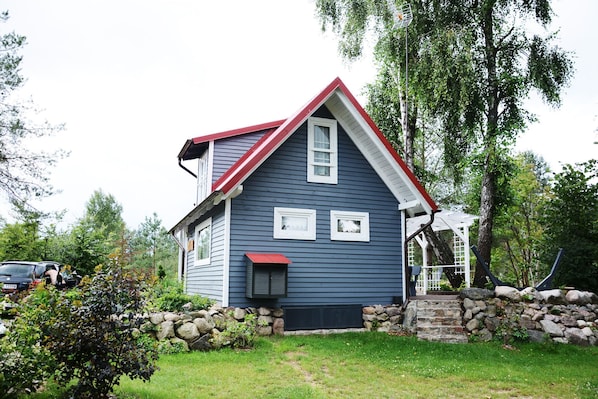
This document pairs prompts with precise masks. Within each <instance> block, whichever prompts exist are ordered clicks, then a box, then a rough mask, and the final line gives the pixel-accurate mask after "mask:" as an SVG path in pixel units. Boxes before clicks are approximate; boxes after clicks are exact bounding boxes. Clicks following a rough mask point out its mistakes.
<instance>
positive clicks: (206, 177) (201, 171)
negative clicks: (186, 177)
mask: <svg viewBox="0 0 598 399" xmlns="http://www.w3.org/2000/svg"><path fill="white" fill-rule="evenodd" d="M210 179H211V176H210V151H209V150H206V151H204V153H203V154H202V156H201V157H200V158H199V159H198V167H197V203H198V204H199V203H200V202H201V201H203V200H204V199H205V198H206V197H207V196H208V195H209V194H210V189H211V185H210Z"/></svg>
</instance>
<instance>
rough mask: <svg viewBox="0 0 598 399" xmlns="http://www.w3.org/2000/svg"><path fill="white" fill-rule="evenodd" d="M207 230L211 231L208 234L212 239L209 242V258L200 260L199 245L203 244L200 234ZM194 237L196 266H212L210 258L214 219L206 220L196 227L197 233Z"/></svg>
mask: <svg viewBox="0 0 598 399" xmlns="http://www.w3.org/2000/svg"><path fill="white" fill-rule="evenodd" d="M205 229H209V230H208V232H209V234H210V238H209V240H208V251H207V252H208V256H207V258H203V259H200V258H199V245H200V243H201V241H200V240H199V234H200V232H201V231H203V230H205ZM193 237H194V239H195V256H194V258H195V265H197V266H203V265H209V264H210V258H211V255H212V218H208V219H206V220H204V221H203V222H201V223H200V224H198V225H197V226H195V233H194V234H193Z"/></svg>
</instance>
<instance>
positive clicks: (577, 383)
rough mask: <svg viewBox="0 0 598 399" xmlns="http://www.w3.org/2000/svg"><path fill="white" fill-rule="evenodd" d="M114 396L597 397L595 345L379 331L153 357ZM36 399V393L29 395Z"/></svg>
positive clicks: (155, 398) (128, 398) (167, 398)
mask: <svg viewBox="0 0 598 399" xmlns="http://www.w3.org/2000/svg"><path fill="white" fill-rule="evenodd" d="M158 366H159V367H160V370H159V371H157V372H156V373H155V374H154V375H153V376H152V379H151V381H150V382H149V383H143V382H141V381H131V380H129V379H128V378H123V379H122V381H121V384H120V386H119V387H117V389H116V394H117V395H118V397H119V398H122V399H142V398H143V399H175V398H285V399H286V398H309V399H315V398H426V399H427V398H584V399H585V398H588V399H589V398H597V397H598V347H593V348H580V347H576V346H572V345H554V344H551V345H541V344H522V345H519V346H518V347H517V348H516V349H515V350H509V349H504V348H503V347H502V346H501V345H500V344H498V343H472V344H440V343H430V342H424V341H418V340H416V339H415V338H412V337H395V336H389V335H386V334H383V333H347V334H338V335H329V336H290V337H284V338H273V339H260V340H259V341H258V344H257V347H256V348H255V349H254V350H251V351H233V350H229V349H226V350H221V351H215V352H209V353H203V352H193V353H185V354H178V355H164V356H161V358H160V360H159V362H158ZM33 397H36V398H43V397H44V396H41V395H37V396H33Z"/></svg>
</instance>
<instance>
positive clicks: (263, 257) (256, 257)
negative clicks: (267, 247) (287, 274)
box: [245, 253, 293, 265]
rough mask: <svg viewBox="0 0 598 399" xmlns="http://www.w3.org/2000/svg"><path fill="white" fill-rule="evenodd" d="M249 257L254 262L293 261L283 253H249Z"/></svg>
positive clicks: (278, 262)
mask: <svg viewBox="0 0 598 399" xmlns="http://www.w3.org/2000/svg"><path fill="white" fill-rule="evenodd" d="M245 256H247V257H248V258H249V260H250V261H252V262H253V263H269V264H279V265H280V264H283V265H288V264H291V263H293V262H291V261H290V260H289V259H288V258H287V257H286V256H284V255H283V254H254V253H247V254H245Z"/></svg>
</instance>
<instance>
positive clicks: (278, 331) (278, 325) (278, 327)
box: [272, 318, 284, 335]
mask: <svg viewBox="0 0 598 399" xmlns="http://www.w3.org/2000/svg"><path fill="white" fill-rule="evenodd" d="M272 332H273V333H274V335H284V319H283V318H277V319H274V323H273V324H272Z"/></svg>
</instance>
